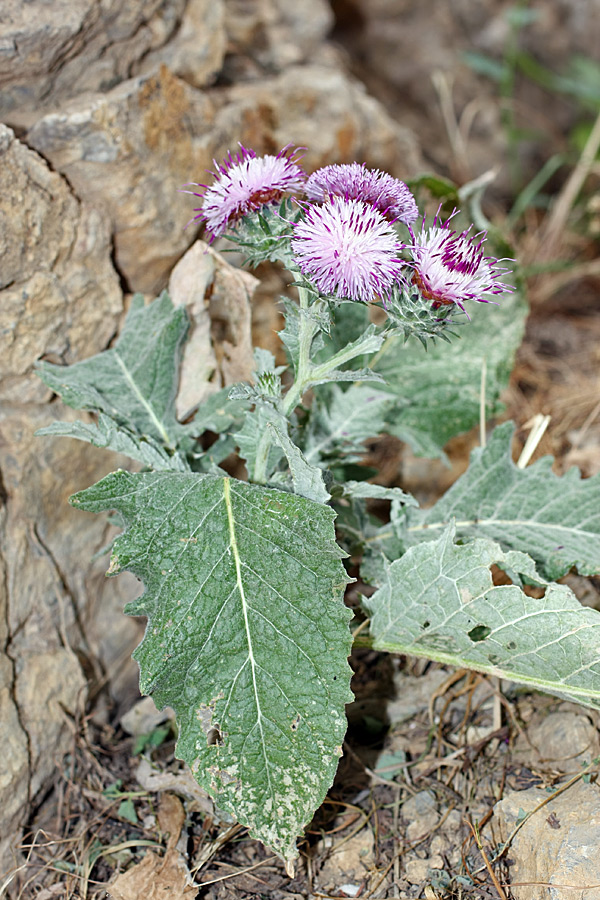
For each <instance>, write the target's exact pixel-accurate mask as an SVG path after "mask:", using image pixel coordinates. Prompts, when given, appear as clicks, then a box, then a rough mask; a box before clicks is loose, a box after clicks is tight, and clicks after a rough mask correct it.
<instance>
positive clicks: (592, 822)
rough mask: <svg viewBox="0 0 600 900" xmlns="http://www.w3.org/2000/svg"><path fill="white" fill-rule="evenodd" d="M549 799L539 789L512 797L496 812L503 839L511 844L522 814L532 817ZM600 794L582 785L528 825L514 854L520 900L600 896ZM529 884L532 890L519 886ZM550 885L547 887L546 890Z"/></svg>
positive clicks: (514, 882)
mask: <svg viewBox="0 0 600 900" xmlns="http://www.w3.org/2000/svg"><path fill="white" fill-rule="evenodd" d="M547 799H548V793H547V792H546V791H545V790H542V789H540V788H530V789H529V790H527V791H516V792H514V793H511V794H508V795H507V796H506V797H504V798H503V799H502V800H501V801H500V802H499V803H497V804H496V806H495V807H494V822H495V823H496V826H497V829H498V834H499V839H500V840H501V841H506V839H507V838H508V836H509V835H510V834H511V832H512V830H513V829H514V827H515V824H516V822H517V818H518V816H519V812H520V810H524V811H525V812H526V813H527V812H531V811H532V810H533V809H535V807H536V806H537V805H538V804H539V803H541V802H542V801H543V800H547ZM598 846H600V788H599V787H598V785H597V784H593V783H590V784H584V783H583V782H578V783H577V784H574V785H573V786H572V787H570V788H569V789H568V790H566V791H565V792H564V793H563V794H560V795H559V796H558V797H556V798H555V799H553V800H550V801H549V802H548V803H546V805H545V806H543V807H541V808H540V809H539V810H538V811H537V812H535V813H534V814H533V815H532V816H531V818H530V819H528V820H527V822H525V824H524V825H523V826H522V827H521V829H520V830H519V831H518V832H517V834H516V835H515V837H514V839H513V841H512V843H511V845H510V848H509V850H508V851H507V855H508V858H509V859H510V860H511V866H510V870H509V871H510V881H511V885H512V886H511V891H512V895H513V896H514V898H515V900H564V898H565V895H566V893H567V891H566V889H565V886H568V887H569V891H568V893H569V894H573V895H574V896H577V897H579V896H581V897H588V896H589V898H590V900H591V898H592V897H593V896H595V892H594V891H593V890H591V889H590V890H589V891H586V890H585V888H586V886H587V885H594V887H595V889H596V891H597V890H598V885H599V884H600V857H599V855H598ZM518 882H530V883H532V884H530V885H526V884H519V883H518ZM547 884H548V886H546V885H547Z"/></svg>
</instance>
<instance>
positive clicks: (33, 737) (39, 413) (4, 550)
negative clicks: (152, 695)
mask: <svg viewBox="0 0 600 900" xmlns="http://www.w3.org/2000/svg"><path fill="white" fill-rule="evenodd" d="M53 412H54V409H49V408H48V407H47V406H44V405H37V404H28V405H27V406H23V407H17V406H10V407H9V406H8V405H6V404H5V405H4V406H3V408H2V410H0V472H1V473H2V481H3V485H4V490H5V507H4V514H3V518H4V522H3V528H2V530H1V533H0V565H1V566H2V568H3V569H4V571H5V579H4V581H3V584H4V585H5V594H4V595H3V596H0V606H1V608H0V621H2V622H6V634H5V635H2V637H4V638H5V640H4V641H3V644H5V645H7V650H6V656H4V655H1V656H0V677H1V678H2V683H1V686H0V706H1V707H2V722H3V728H2V730H1V734H0V755H1V756H2V758H3V759H9V760H10V767H9V769H8V771H7V770H6V769H4V770H3V779H2V780H1V781H0V834H2V838H3V842H2V844H1V845H0V860H1V861H2V863H5V862H7V863H9V862H10V858H11V854H10V849H9V847H10V841H11V840H12V838H13V835H14V832H15V831H16V829H17V828H18V827H19V826H20V825H21V824H22V823H23V821H24V819H25V818H26V816H27V815H28V814H29V812H30V811H29V810H28V808H27V805H26V804H27V802H28V801H29V800H30V799H33V798H34V797H35V796H36V795H37V794H38V793H39V792H40V790H42V789H47V788H48V786H49V785H50V784H51V783H52V779H53V775H54V768H55V765H56V762H57V759H60V757H61V755H62V753H63V752H64V748H65V744H64V740H65V737H66V735H68V734H70V732H69V729H68V728H67V720H68V718H69V716H74V715H75V713H76V712H77V711H81V710H82V709H83V705H84V702H85V697H86V678H85V677H84V674H83V672H82V669H81V665H80V662H79V659H78V658H77V656H76V654H75V652H74V651H73V650H72V649H71V647H76V648H77V649H78V651H79V653H80V656H81V658H82V659H83V658H87V659H88V660H89V663H90V672H91V673H93V672H94V671H95V672H96V674H97V676H98V677H100V676H101V675H102V672H103V662H102V661H101V655H100V652H99V647H98V644H97V640H96V637H97V635H96V634H95V632H94V628H92V627H89V626H90V623H91V622H95V627H99V628H102V627H103V625H104V627H106V624H105V623H103V622H101V621H100V622H99V621H98V618H99V617H98V616H97V612H98V607H101V608H102V607H103V608H105V609H107V610H110V611H111V612H112V627H111V628H110V629H109V630H108V634H109V635H110V634H111V632H114V631H115V629H114V621H115V619H116V616H117V607H118V606H119V605H120V604H121V605H122V602H123V596H124V595H125V596H126V595H127V589H128V588H129V598H131V596H132V593H133V592H132V591H131V586H130V585H127V584H122V585H120V586H118V589H117V590H116V591H115V590H114V589H113V586H112V585H110V586H106V585H105V578H104V575H103V570H104V569H105V568H106V566H105V561H104V560H100V561H97V562H96V563H95V564H94V565H90V564H89V559H90V557H91V556H92V554H93V553H94V552H96V551H98V550H99V549H100V548H101V547H103V546H104V545H105V544H106V543H107V540H108V532H107V526H106V523H105V522H104V521H102V520H101V519H98V520H97V521H93V517H91V516H83V515H81V514H77V513H76V511H75V510H73V509H72V508H71V507H70V506H69V504H68V502H67V498H68V496H69V495H70V494H71V493H73V492H74V491H75V490H79V489H81V488H83V487H85V486H87V485H88V484H90V483H92V482H94V481H96V480H98V479H99V478H100V477H102V476H103V475H104V474H106V472H107V471H109V470H110V468H111V467H112V466H116V465H118V463H119V462H124V460H120V459H119V458H118V457H117V458H113V460H112V461H111V459H110V458H108V457H107V455H106V454H103V453H101V452H100V451H96V450H94V448H90V447H89V446H88V445H86V444H81V443H79V442H76V441H67V440H64V439H60V438H55V439H48V438H45V439H43V440H42V439H41V438H36V437H35V436H34V432H35V430H36V428H39V427H41V426H43V425H47V424H48V423H49V422H50V421H52V419H54V418H56V417H57V415H60V413H61V409H60V408H57V409H56V414H57V415H53ZM63 414H64V415H65V417H70V418H74V413H73V412H72V411H68V410H65V411H64V413H63ZM111 462H112V466H111ZM82 561H85V564H83V563H82ZM107 587H108V588H109V589H108V590H107ZM120 592H121V594H120ZM119 594H120V596H119ZM95 613H96V616H95V617H94V614H95ZM106 614H107V615H108V612H107V613H106ZM119 615H120V613H119ZM139 627H140V626H139V624H138V623H136V622H134V621H133V620H127V621H125V622H124V623H123V624H122V625H121V626H120V627H119V629H118V632H117V634H114V633H112V640H111V644H112V647H111V651H110V654H109V657H108V658H107V657H105V659H104V664H111V660H112V662H113V663H114V662H115V661H116V660H117V659H119V657H122V656H123V654H124V652H125V651H127V652H130V651H131V649H132V648H133V645H134V644H135V642H136V640H137V639H138V637H139ZM135 676H136V673H135V666H134V665H132V664H131V665H130V668H129V678H130V681H129V684H130V685H132V684H134V679H135Z"/></svg>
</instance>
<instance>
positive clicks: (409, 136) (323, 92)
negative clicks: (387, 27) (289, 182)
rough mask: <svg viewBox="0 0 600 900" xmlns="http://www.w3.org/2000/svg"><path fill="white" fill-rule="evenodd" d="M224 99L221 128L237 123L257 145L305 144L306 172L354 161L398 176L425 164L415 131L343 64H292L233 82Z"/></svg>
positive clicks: (269, 147) (229, 129)
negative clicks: (272, 75)
mask: <svg viewBox="0 0 600 900" xmlns="http://www.w3.org/2000/svg"><path fill="white" fill-rule="evenodd" d="M223 99H225V101H226V102H225V103H223V104H221V105H220V108H219V113H218V115H217V119H216V122H217V124H218V126H219V128H220V130H221V133H222V134H232V133H235V130H234V127H235V125H236V124H237V129H238V133H240V134H241V137H240V138H239V139H240V140H241V141H242V143H244V144H247V145H248V146H251V147H254V148H255V149H256V150H257V151H258V152H271V151H272V150H273V148H275V147H276V148H279V147H282V146H283V145H285V144H287V143H290V142H291V143H293V144H296V145H297V146H301V147H306V148H307V152H306V155H305V157H304V160H303V165H304V166H305V168H307V169H308V170H309V171H310V170H312V169H313V168H316V167H318V166H321V165H326V164H328V163H335V162H352V161H353V160H357V161H359V162H366V163H367V164H368V165H370V166H375V167H379V168H382V169H386V170H387V171H388V172H390V173H391V174H393V175H395V176H397V177H399V178H402V177H408V176H410V175H416V174H417V172H418V171H419V169H420V168H421V165H422V160H421V156H420V152H419V149H418V145H417V141H416V139H415V137H414V134H413V133H412V132H411V131H410V130H409V129H408V128H405V127H404V126H402V125H399V124H398V123H397V122H395V121H394V120H393V119H392V118H391V117H390V116H389V115H388V114H387V113H386V111H385V109H384V107H383V106H382V105H381V104H380V103H379V101H377V100H375V99H374V98H373V97H371V96H370V95H369V94H368V93H367V91H366V89H365V87H364V85H362V84H361V83H360V82H358V81H356V80H354V79H353V78H349V77H348V75H346V74H345V72H344V71H343V69H341V68H340V67H333V66H325V65H317V64H313V65H307V66H291V67H290V68H288V69H286V70H285V71H284V72H282V73H281V75H279V76H277V77H275V78H270V79H264V80H263V81H261V82H260V83H256V84H239V85H235V86H234V87H233V88H231V89H230V90H229V91H227V93H226V95H225V97H224V98H223ZM226 149H227V147H226V146H225V147H223V150H226Z"/></svg>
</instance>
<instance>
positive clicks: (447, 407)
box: [375, 294, 527, 457]
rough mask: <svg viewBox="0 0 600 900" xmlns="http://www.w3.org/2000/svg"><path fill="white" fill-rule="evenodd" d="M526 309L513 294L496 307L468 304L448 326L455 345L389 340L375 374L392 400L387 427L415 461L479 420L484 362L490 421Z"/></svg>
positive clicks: (434, 452)
mask: <svg viewBox="0 0 600 900" xmlns="http://www.w3.org/2000/svg"><path fill="white" fill-rule="evenodd" d="M526 314H527V308H526V304H525V303H524V301H523V299H522V297H521V296H520V295H519V294H513V295H507V294H505V295H503V296H502V297H501V299H500V300H499V302H498V305H497V306H492V305H488V304H478V303H473V304H472V305H471V306H470V307H469V315H470V316H471V321H470V322H468V323H464V321H463V323H462V324H461V325H459V326H457V327H456V328H455V331H456V332H457V334H458V335H459V339H458V340H453V341H452V342H451V343H446V342H444V341H439V342H437V343H431V342H430V343H428V346H427V352H424V351H423V348H422V347H421V346H420V345H419V343H418V342H417V341H416V340H414V339H412V340H409V341H407V342H406V343H403V341H402V339H401V338H399V337H395V338H391V339H390V344H389V345H388V346H387V347H386V350H385V352H384V353H383V354H382V355H381V357H380V358H379V360H378V361H377V362H376V363H375V369H376V371H377V372H379V374H380V375H382V376H383V378H384V379H385V382H386V384H385V385H384V386H382V390H386V391H388V392H389V393H390V394H391V395H392V396H393V398H394V401H395V403H394V408H393V411H392V413H391V415H390V417H389V422H388V426H387V429H386V430H388V431H389V432H390V433H391V434H394V435H396V436H397V437H399V438H400V439H401V440H403V441H407V442H408V443H409V444H410V445H411V447H412V448H413V450H414V451H415V453H417V454H418V455H419V456H431V457H436V456H441V455H443V448H444V445H445V444H446V443H447V442H448V441H449V440H450V438H451V437H454V435H456V434H460V433H461V432H464V431H468V430H469V429H470V428H472V427H473V425H476V424H477V422H478V421H479V404H480V394H481V381H482V369H483V364H484V360H485V364H486V369H487V374H486V415H487V417H491V416H494V415H496V414H497V413H498V412H499V411H500V409H501V405H500V403H499V395H500V392H501V391H502V389H503V388H504V387H505V386H506V384H507V382H508V376H509V374H510V371H511V368H512V364H513V360H514V355H515V352H516V350H517V348H518V346H519V344H520V343H521V339H522V336H523V331H524V328H525V316H526Z"/></svg>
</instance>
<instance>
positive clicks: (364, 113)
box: [27, 65, 420, 293]
mask: <svg viewBox="0 0 600 900" xmlns="http://www.w3.org/2000/svg"><path fill="white" fill-rule="evenodd" d="M238 141H241V142H242V143H243V144H244V145H245V146H249V147H252V148H254V149H255V150H256V151H257V152H258V153H265V152H273V151H274V150H275V151H276V150H278V149H280V148H281V147H283V146H284V145H285V144H288V143H290V142H291V143H295V144H297V145H300V146H304V147H307V148H308V152H307V154H306V158H305V162H306V165H307V167H308V168H309V169H310V168H315V167H317V166H320V165H323V164H325V163H333V162H343V161H351V160H353V159H357V160H360V161H365V162H367V163H368V164H369V165H372V166H376V167H379V168H383V169H387V170H388V171H390V172H392V173H393V174H396V175H398V176H400V177H408V176H409V175H412V174H415V173H416V172H417V170H418V168H419V165H420V156H419V152H418V148H417V144H416V141H415V139H414V137H413V135H412V133H411V132H410V131H409V130H408V129H406V128H404V127H402V126H400V125H398V124H397V123H395V122H394V121H393V120H392V119H391V118H390V117H389V116H388V115H387V113H386V112H385V110H384V109H383V107H382V106H381V105H380V104H379V103H378V102H377V101H376V100H374V99H373V98H372V97H369V95H368V94H367V93H366V91H365V90H364V88H363V87H362V85H360V84H359V83H357V82H355V81H353V80H351V79H349V78H348V77H347V76H346V75H345V74H344V73H343V72H342V71H339V70H338V69H335V68H331V67H326V66H317V65H312V66H309V65H306V66H295V67H291V68H288V69H286V70H285V71H284V72H282V73H281V74H280V75H277V76H274V77H270V78H265V79H263V80H261V81H260V82H256V83H249V84H241V85H235V86H233V87H231V88H229V89H226V90H223V89H218V90H214V91H211V90H207V91H202V92H201V91H198V90H196V89H194V88H192V87H191V86H190V85H188V84H187V83H186V82H185V81H183V80H182V79H180V78H178V77H177V76H176V75H174V74H173V73H172V72H171V71H170V70H169V69H168V68H167V67H166V66H162V67H161V68H160V70H159V72H158V73H157V74H155V75H152V76H148V77H143V78H136V79H130V80H129V81H127V82H124V83H123V84H120V85H119V86H118V87H116V88H114V89H113V90H112V91H109V92H107V93H106V94H93V95H87V96H85V97H80V98H78V99H77V100H74V101H71V102H69V103H68V104H65V105H64V106H63V108H62V109H61V110H60V112H55V113H49V114H48V115H45V116H43V117H41V118H40V119H39V120H38V121H37V122H36V123H35V125H34V126H33V127H32V128H31V129H30V130H29V131H28V133H27V142H28V144H29V145H30V146H31V147H33V148H35V149H36V150H37V151H38V152H39V153H40V154H42V155H43V156H44V157H46V158H47V159H48V160H49V161H50V162H51V164H52V166H53V168H54V169H55V170H56V171H58V172H60V173H61V174H63V175H64V176H65V177H66V178H67V179H68V181H69V183H70V184H71V185H72V187H73V190H74V191H75V193H76V194H77V196H78V197H80V198H81V199H82V200H85V202H87V203H88V204H90V205H92V206H94V207H95V208H102V209H105V210H106V211H107V213H108V215H109V217H110V220H111V223H112V228H113V231H114V243H115V261H116V265H117V267H118V270H119V272H120V273H121V275H122V276H123V278H124V279H125V281H126V282H127V284H128V285H129V287H130V288H131V290H133V291H142V292H148V293H157V292H158V291H159V290H161V289H162V288H163V287H164V286H165V283H166V280H167V277H168V273H169V272H170V270H171V269H172V267H173V265H174V264H175V263H176V262H177V260H178V259H179V258H180V257H181V255H182V254H183V253H184V251H185V250H186V249H187V247H188V246H189V245H190V244H191V243H192V242H193V240H194V238H195V236H196V231H197V229H194V228H192V227H191V226H190V228H188V229H187V230H186V229H185V225H186V222H189V221H190V220H191V218H192V217H193V209H194V207H197V206H198V203H197V202H196V203H194V199H195V198H191V197H190V196H189V195H188V194H186V193H180V192H179V191H180V188H181V187H182V185H184V184H185V183H187V182H194V181H199V182H202V181H204V180H205V178H206V170H207V169H209V168H210V167H211V161H212V159H213V158H214V159H217V160H220V159H222V158H223V157H224V155H225V153H226V152H227V151H229V150H231V149H235V147H236V145H237V142H238Z"/></svg>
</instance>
